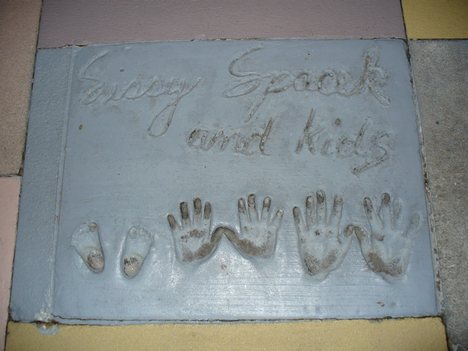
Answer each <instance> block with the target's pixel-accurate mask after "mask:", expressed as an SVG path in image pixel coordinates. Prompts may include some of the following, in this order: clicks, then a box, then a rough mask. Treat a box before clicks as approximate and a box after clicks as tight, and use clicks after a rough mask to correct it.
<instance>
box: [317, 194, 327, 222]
mask: <svg viewBox="0 0 468 351" xmlns="http://www.w3.org/2000/svg"><path fill="white" fill-rule="evenodd" d="M316 196H317V211H316V212H317V217H316V218H317V223H319V224H321V223H325V222H326V219H327V199H326V197H325V193H324V192H323V190H319V191H317V194H316Z"/></svg>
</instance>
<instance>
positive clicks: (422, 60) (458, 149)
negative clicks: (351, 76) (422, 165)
mask: <svg viewBox="0 0 468 351" xmlns="http://www.w3.org/2000/svg"><path fill="white" fill-rule="evenodd" d="M410 53H411V62H412V68H413V74H414V80H415V86H416V93H417V99H418V103H419V110H420V114H421V122H422V129H423V135H424V153H425V160H426V172H427V178H426V179H428V183H427V187H428V190H429V197H430V200H431V203H432V224H433V233H434V237H435V241H436V248H437V254H438V257H439V272H440V277H439V279H440V283H441V289H442V310H443V313H444V316H445V321H446V323H447V333H448V335H449V340H450V342H451V343H452V344H453V346H455V345H457V344H458V345H463V346H464V347H465V348H468V305H467V303H468V244H467V240H468V237H467V235H468V225H467V218H468V207H467V203H468V188H467V184H468V158H467V155H468V144H467V140H468V139H467V134H468V119H467V116H466V114H467V111H468V97H467V93H466V91H467V83H468V82H467V75H468V40H463V41H434V40H432V41H411V42H410ZM454 349H455V348H454Z"/></svg>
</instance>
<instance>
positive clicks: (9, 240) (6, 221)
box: [0, 177, 21, 350]
mask: <svg viewBox="0 0 468 351" xmlns="http://www.w3.org/2000/svg"><path fill="white" fill-rule="evenodd" d="M20 183H21V178H20V177H11V178H9V177H8V178H6V177H3V178H0V350H3V347H4V345H5V333H6V326H7V321H8V305H9V304H10V284H11V274H12V267H13V253H14V249H15V239H16V222H17V218H18V202H19V191H20Z"/></svg>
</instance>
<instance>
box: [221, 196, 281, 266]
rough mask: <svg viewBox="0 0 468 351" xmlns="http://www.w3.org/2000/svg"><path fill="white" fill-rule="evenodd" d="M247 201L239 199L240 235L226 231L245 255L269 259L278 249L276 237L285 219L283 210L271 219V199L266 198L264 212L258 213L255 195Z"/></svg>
mask: <svg viewBox="0 0 468 351" xmlns="http://www.w3.org/2000/svg"><path fill="white" fill-rule="evenodd" d="M247 204H248V207H247V208H246V206H245V200H244V199H243V198H241V199H239V202H238V212H239V224H240V234H239V235H236V234H235V233H230V232H229V231H226V233H225V234H226V236H227V237H228V238H229V240H230V241H231V242H232V243H233V244H234V245H235V246H236V247H237V249H239V250H240V251H242V252H243V253H244V254H246V255H248V256H254V257H269V256H271V255H273V253H274V252H275V247H276V236H277V233H278V230H279V228H280V225H281V220H282V218H283V210H281V209H280V210H278V211H277V212H276V214H275V215H274V216H273V218H271V214H270V208H271V198H270V197H268V196H267V197H265V199H264V200H263V207H262V212H261V214H260V215H259V213H258V211H257V206H256V201H255V195H254V194H250V195H249V197H248V199H247Z"/></svg>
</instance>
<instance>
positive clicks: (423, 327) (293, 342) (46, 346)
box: [7, 318, 447, 351]
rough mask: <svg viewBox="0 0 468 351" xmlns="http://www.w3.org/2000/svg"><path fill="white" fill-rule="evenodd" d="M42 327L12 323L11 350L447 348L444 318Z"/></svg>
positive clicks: (386, 350) (431, 350)
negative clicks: (38, 328) (442, 320)
mask: <svg viewBox="0 0 468 351" xmlns="http://www.w3.org/2000/svg"><path fill="white" fill-rule="evenodd" d="M40 330H41V331H42V333H40V332H39V331H38V330H37V328H36V326H34V324H23V323H10V324H9V326H8V333H9V337H8V343H7V350H8V351H17V350H18V351H19V350H21V351H23V350H35V351H50V350H64V349H66V350H68V351H74V350H77V351H78V350H88V351H92V350H99V351H105V350H117V351H118V350H148V349H151V350H187V349H190V350H203V351H209V350H226V351H228V350H322V351H331V350H349V351H354V350H356V351H357V350H359V351H366V350H379V351H393V350H399V351H445V350H447V345H446V341H445V332H444V325H443V323H442V322H441V320H440V319H439V318H422V319H412V318H410V319H397V320H395V319H387V320H378V321H366V320H353V321H315V322H302V321H301V322H289V323H245V324H238V323H233V324H160V325H133V326H120V327H119V326H114V327H109V326H107V327H102V326H59V327H58V328H57V326H42V327H40ZM54 333H55V335H54V336H53V337H51V336H50V335H51V334H54ZM44 334H45V335H44Z"/></svg>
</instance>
